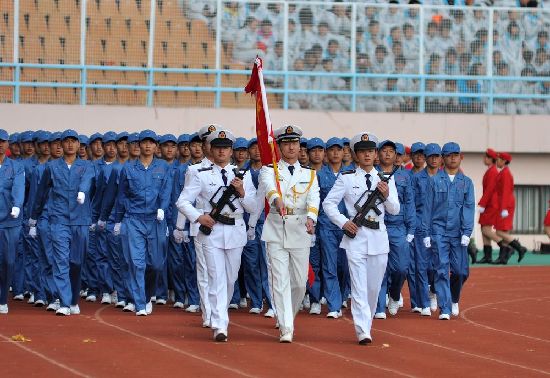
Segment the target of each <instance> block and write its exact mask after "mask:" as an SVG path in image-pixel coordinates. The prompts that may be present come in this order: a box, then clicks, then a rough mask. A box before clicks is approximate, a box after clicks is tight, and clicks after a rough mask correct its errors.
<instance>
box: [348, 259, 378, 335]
mask: <svg viewBox="0 0 550 378" xmlns="http://www.w3.org/2000/svg"><path fill="white" fill-rule="evenodd" d="M346 255H347V258H348V265H349V274H350V278H351V314H352V316H353V323H354V324H355V333H356V334H357V339H358V340H361V339H363V338H365V337H369V338H372V337H371V334H370V330H371V327H372V318H373V317H374V313H375V312H376V304H377V302H378V294H379V293H380V285H381V284H382V279H383V278H384V273H385V272H386V265H387V264H388V254H387V253H385V254H382V255H367V253H366V252H363V251H361V252H358V251H352V250H346Z"/></svg>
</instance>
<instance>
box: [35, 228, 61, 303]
mask: <svg viewBox="0 0 550 378" xmlns="http://www.w3.org/2000/svg"><path fill="white" fill-rule="evenodd" d="M37 230H38V241H39V244H40V257H39V262H40V269H41V272H42V274H41V278H42V283H41V284H42V287H43V288H44V294H45V298H41V297H40V296H37V294H35V299H42V300H46V301H47V302H49V303H52V302H53V301H55V300H56V299H57V298H59V295H58V294H57V288H56V286H55V281H54V279H53V247H52V233H51V229H50V223H49V222H48V220H47V219H41V220H39V221H38V224H37Z"/></svg>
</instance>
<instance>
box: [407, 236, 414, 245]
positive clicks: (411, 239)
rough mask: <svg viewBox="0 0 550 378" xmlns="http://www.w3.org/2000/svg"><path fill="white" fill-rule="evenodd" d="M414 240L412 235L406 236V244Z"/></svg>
mask: <svg viewBox="0 0 550 378" xmlns="http://www.w3.org/2000/svg"><path fill="white" fill-rule="evenodd" d="M413 240H414V235H413V234H407V243H410V242H412V241H413Z"/></svg>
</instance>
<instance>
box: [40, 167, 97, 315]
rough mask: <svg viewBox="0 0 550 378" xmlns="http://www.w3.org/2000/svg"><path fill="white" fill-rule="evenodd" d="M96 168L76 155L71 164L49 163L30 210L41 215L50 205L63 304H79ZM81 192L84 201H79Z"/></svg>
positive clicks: (55, 269)
mask: <svg viewBox="0 0 550 378" xmlns="http://www.w3.org/2000/svg"><path fill="white" fill-rule="evenodd" d="M93 178H94V169H93V167H92V164H91V163H90V162H89V161H87V160H81V159H78V158H77V159H76V160H75V161H74V162H73V164H72V165H71V167H70V168H69V167H68V165H67V163H66V162H65V159H63V158H61V159H57V160H52V161H50V162H48V163H46V167H45V169H44V173H43V174H42V178H41V179H40V183H39V185H38V191H37V193H36V198H35V202H34V205H33V209H32V212H31V218H32V219H35V220H36V219H38V218H39V217H40V215H41V214H42V211H43V209H44V207H45V205H46V203H47V202H48V199H50V198H51V201H50V202H49V206H48V212H49V218H50V230H51V237H52V248H53V249H52V251H53V261H54V265H53V277H54V282H55V285H56V288H57V293H58V295H59V300H60V305H61V307H69V306H70V305H72V306H74V305H77V304H78V299H79V292H80V287H81V266H82V263H83V262H84V259H85V257H86V253H87V250H88V241H89V240H88V236H89V227H90V224H91V223H92V216H91V205H90V191H91V189H92V183H93ZM79 192H83V193H84V194H85V200H84V203H83V204H82V205H81V204H79V203H78V202H77V200H76V199H77V195H78V193H79Z"/></svg>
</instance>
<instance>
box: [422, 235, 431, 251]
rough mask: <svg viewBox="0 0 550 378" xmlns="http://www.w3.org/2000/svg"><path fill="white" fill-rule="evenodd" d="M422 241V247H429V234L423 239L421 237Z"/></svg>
mask: <svg viewBox="0 0 550 378" xmlns="http://www.w3.org/2000/svg"><path fill="white" fill-rule="evenodd" d="M422 241H423V242H424V247H426V248H431V247H432V241H431V239H430V237H429V236H426V237H425V238H424V239H422Z"/></svg>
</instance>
